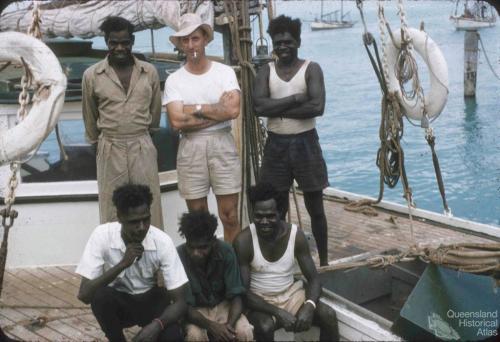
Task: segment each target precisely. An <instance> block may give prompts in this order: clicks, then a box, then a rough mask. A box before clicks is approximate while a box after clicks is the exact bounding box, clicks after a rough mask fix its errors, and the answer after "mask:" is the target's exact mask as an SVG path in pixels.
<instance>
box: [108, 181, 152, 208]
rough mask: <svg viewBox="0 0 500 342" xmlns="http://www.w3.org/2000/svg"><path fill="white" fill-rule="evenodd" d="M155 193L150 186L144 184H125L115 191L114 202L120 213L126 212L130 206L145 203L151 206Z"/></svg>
mask: <svg viewBox="0 0 500 342" xmlns="http://www.w3.org/2000/svg"><path fill="white" fill-rule="evenodd" d="M152 202H153V194H151V190H149V187H148V186H146V185H142V184H125V185H122V186H119V187H118V188H116V189H115V191H113V204H114V205H115V207H116V210H117V211H118V212H120V213H126V212H128V210H129V209H130V208H136V207H139V206H141V205H143V204H146V205H147V206H148V207H151V203H152Z"/></svg>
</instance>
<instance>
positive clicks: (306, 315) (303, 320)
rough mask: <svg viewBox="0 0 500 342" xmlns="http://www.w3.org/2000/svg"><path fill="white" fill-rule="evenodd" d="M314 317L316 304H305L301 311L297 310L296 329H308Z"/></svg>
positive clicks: (298, 330)
mask: <svg viewBox="0 0 500 342" xmlns="http://www.w3.org/2000/svg"><path fill="white" fill-rule="evenodd" d="M313 318H314V306H312V305H309V304H307V303H306V304H304V305H302V306H301V307H300V309H299V312H297V321H296V322H295V331H296V332H300V331H306V330H308V329H309V328H311V325H312V321H313Z"/></svg>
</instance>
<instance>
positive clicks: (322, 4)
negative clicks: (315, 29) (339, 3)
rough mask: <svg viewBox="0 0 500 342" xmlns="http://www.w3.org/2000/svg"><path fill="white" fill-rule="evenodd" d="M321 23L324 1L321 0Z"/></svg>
mask: <svg viewBox="0 0 500 342" xmlns="http://www.w3.org/2000/svg"><path fill="white" fill-rule="evenodd" d="M319 19H320V21H323V0H321V14H320V15H319Z"/></svg>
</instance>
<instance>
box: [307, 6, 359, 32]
mask: <svg viewBox="0 0 500 342" xmlns="http://www.w3.org/2000/svg"><path fill="white" fill-rule="evenodd" d="M345 18H349V20H346V19H345ZM354 24H355V21H352V20H350V17H349V12H347V13H346V14H344V3H343V1H340V10H336V11H333V12H328V13H325V14H323V0H321V14H320V18H319V19H315V20H314V21H313V22H312V23H311V30H313V31H319V30H334V29H343V28H350V27H352V26H353V25H354Z"/></svg>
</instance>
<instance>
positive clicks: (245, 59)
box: [223, 0, 266, 224]
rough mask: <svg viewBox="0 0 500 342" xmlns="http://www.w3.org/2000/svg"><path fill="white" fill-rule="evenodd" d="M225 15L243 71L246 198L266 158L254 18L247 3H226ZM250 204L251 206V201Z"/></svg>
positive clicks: (241, 208) (243, 161)
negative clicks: (256, 90)
mask: <svg viewBox="0 0 500 342" xmlns="http://www.w3.org/2000/svg"><path fill="white" fill-rule="evenodd" d="M223 5H224V11H225V14H226V15H227V16H228V18H232V20H229V31H230V33H231V43H232V47H233V51H232V52H233V56H235V57H236V59H237V61H238V65H239V66H240V67H241V72H240V80H241V88H242V89H243V91H242V92H241V94H242V113H243V114H242V125H243V127H242V141H243V148H242V156H241V161H242V162H241V167H242V182H241V186H242V188H241V194H242V196H246V192H245V189H247V188H249V187H250V186H251V185H252V183H254V180H255V179H258V178H259V167H260V164H261V160H262V156H263V146H264V141H265V140H264V139H265V135H266V134H265V132H264V129H263V126H262V124H261V122H260V120H259V119H258V118H257V117H256V116H255V115H254V112H253V104H252V84H253V81H254V79H255V76H256V71H255V69H254V66H253V64H252V63H251V60H252V39H251V37H250V32H251V27H250V16H249V13H248V3H247V2H246V1H235V0H231V1H224V2H223ZM246 199H247V201H246V202H247V203H248V198H246ZM244 202H245V201H244V200H243V198H242V200H241V201H240V208H239V219H240V224H242V223H243V220H242V218H243V214H244ZM247 210H248V215H249V216H250V217H251V216H252V208H251V206H247Z"/></svg>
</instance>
